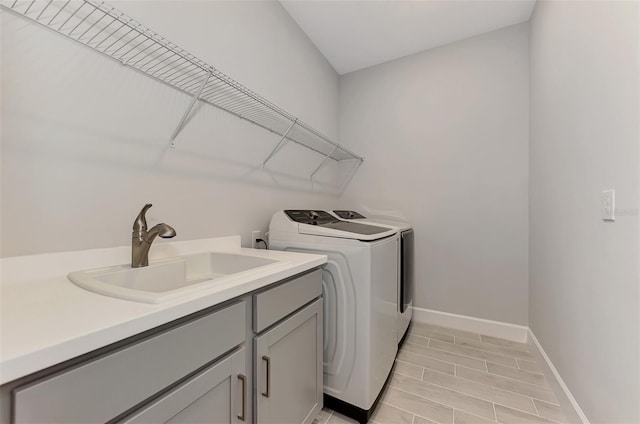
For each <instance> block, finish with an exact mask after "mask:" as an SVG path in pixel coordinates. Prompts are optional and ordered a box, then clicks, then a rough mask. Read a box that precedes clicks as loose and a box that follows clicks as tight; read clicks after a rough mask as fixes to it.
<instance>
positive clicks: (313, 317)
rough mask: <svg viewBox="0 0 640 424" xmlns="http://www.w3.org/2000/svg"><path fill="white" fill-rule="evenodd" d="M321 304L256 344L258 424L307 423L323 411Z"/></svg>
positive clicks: (319, 302) (306, 309)
mask: <svg viewBox="0 0 640 424" xmlns="http://www.w3.org/2000/svg"><path fill="white" fill-rule="evenodd" d="M322 338H323V334H322V300H321V299H318V300H316V301H315V302H313V303H312V304H310V305H309V306H307V307H305V308H304V309H302V310H301V311H299V312H297V313H296V314H294V315H292V316H290V317H289V318H287V319H285V320H284V321H282V322H281V323H280V324H278V325H276V326H275V327H273V328H271V329H270V330H268V331H266V332H264V333H262V334H261V335H259V336H257V337H255V339H254V352H255V355H254V361H255V362H254V368H255V370H256V371H255V376H256V378H255V379H256V381H255V385H256V399H255V402H256V403H255V414H256V422H257V423H260V424H271V423H272V424H294V423H295V424H300V423H310V422H312V421H313V419H314V418H315V416H316V415H317V413H318V412H319V411H320V410H321V409H322V393H323V381H322V362H323V359H322Z"/></svg>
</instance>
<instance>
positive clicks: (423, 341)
mask: <svg viewBox="0 0 640 424" xmlns="http://www.w3.org/2000/svg"><path fill="white" fill-rule="evenodd" d="M405 343H412V344H414V345H419V346H427V345H428V344H429V338H428V337H424V336H418V335H416V334H409V335H408V336H407V338H406V340H405ZM403 346H404V345H403Z"/></svg>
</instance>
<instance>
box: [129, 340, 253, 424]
mask: <svg viewBox="0 0 640 424" xmlns="http://www.w3.org/2000/svg"><path fill="white" fill-rule="evenodd" d="M245 368H246V353H245V348H242V349H240V350H239V351H238V352H236V353H234V354H232V355H231V356H229V357H227V358H226V359H223V360H221V361H218V362H216V363H215V364H213V365H211V366H210V367H208V368H206V369H205V370H204V371H202V372H201V373H199V374H197V375H196V376H195V377H193V378H191V379H189V380H187V381H186V382H184V383H183V384H181V385H180V386H178V387H176V388H175V389H174V390H172V391H170V392H169V393H167V394H166V395H164V396H162V397H160V398H159V399H157V400H156V401H154V402H153V403H151V404H150V405H148V406H146V407H144V408H142V409H141V410H139V411H138V412H135V413H134V414H133V415H130V416H129V417H127V418H126V419H125V420H123V421H121V423H127V424H134V423H153V424H157V423H180V424H189V423H193V424H195V423H198V424H204V423H207V424H209V423H211V424H213V423H215V424H219V423H220V424H221V423H225V424H228V423H240V422H243V421H245V422H246V421H248V419H247V416H246V411H247V396H248V394H249V393H250V391H249V390H248V387H247V383H248V382H247V381H246V375H247V374H246V372H245Z"/></svg>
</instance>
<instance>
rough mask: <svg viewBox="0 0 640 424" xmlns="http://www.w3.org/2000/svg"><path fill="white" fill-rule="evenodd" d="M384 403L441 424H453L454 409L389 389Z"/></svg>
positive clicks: (392, 388) (393, 388)
mask: <svg viewBox="0 0 640 424" xmlns="http://www.w3.org/2000/svg"><path fill="white" fill-rule="evenodd" d="M384 402H386V403H388V404H390V405H392V406H395V407H397V408H400V409H404V410H405V411H408V412H411V413H412V414H415V415H419V416H421V417H424V418H426V419H428V420H432V421H435V422H436V423H441V424H452V423H453V408H450V407H448V406H444V405H442V404H439V403H437V402H432V401H430V400H427V399H424V398H421V397H419V396H416V395H414V394H411V393H408V392H405V391H402V390H399V389H396V388H395V387H389V389H388V390H387V392H386V393H385V395H384Z"/></svg>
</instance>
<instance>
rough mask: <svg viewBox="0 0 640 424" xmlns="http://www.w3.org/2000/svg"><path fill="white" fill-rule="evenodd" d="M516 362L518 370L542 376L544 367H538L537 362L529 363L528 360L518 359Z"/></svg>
mask: <svg viewBox="0 0 640 424" xmlns="http://www.w3.org/2000/svg"><path fill="white" fill-rule="evenodd" d="M516 362H517V363H518V368H520V369H521V370H524V371H529V372H534V373H536V374H542V373H543V372H542V367H540V365H538V363H537V362H536V361H529V360H527V359H519V358H516Z"/></svg>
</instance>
